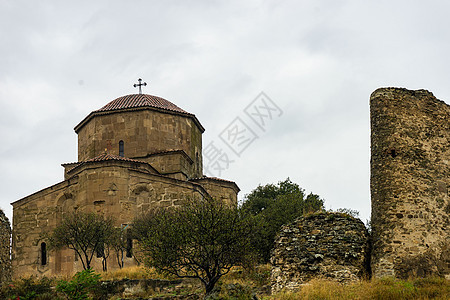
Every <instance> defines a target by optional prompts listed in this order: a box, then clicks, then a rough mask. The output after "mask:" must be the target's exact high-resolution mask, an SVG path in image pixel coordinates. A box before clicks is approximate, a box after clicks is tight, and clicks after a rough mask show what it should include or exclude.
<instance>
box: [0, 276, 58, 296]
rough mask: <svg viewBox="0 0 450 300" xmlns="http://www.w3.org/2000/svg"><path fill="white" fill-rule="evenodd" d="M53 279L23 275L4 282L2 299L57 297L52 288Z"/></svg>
mask: <svg viewBox="0 0 450 300" xmlns="http://www.w3.org/2000/svg"><path fill="white" fill-rule="evenodd" d="M52 285H53V280H51V279H49V278H47V277H45V276H44V277H41V278H37V277H36V276H30V277H23V278H20V279H18V280H16V281H14V282H13V283H9V284H4V285H3V286H2V288H1V290H0V297H1V299H18V298H19V299H21V300H35V299H36V300H45V299H57V296H56V294H55V292H54V291H53V290H52V288H51V287H52Z"/></svg>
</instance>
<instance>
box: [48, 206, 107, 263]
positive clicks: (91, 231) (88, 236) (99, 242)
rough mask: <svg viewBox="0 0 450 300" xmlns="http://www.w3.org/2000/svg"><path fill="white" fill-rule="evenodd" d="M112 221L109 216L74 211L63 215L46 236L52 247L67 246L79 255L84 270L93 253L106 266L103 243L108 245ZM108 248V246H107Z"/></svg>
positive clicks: (60, 247)
mask: <svg viewBox="0 0 450 300" xmlns="http://www.w3.org/2000/svg"><path fill="white" fill-rule="evenodd" d="M113 224H114V222H113V219H112V218H111V217H106V218H105V217H104V216H103V215H97V214H95V213H83V212H74V213H71V214H68V215H66V216H65V217H64V219H63V221H62V223H61V224H60V225H58V226H57V227H56V228H55V229H53V231H52V232H51V234H50V235H49V236H48V240H49V244H50V247H51V248H52V249H62V248H64V247H67V248H69V249H72V250H74V251H75V252H76V254H77V255H78V256H79V257H80V259H81V263H82V265H83V268H84V269H85V270H87V269H90V268H91V262H92V259H93V257H94V254H95V253H100V255H99V256H100V257H103V260H104V266H103V268H104V269H105V268H106V262H105V260H106V258H105V245H109V243H110V242H111V239H112V234H113V232H114V230H113V229H114V226H113ZM108 249H109V248H108Z"/></svg>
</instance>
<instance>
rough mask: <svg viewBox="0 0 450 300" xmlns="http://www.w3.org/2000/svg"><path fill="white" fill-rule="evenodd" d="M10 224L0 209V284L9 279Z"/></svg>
mask: <svg viewBox="0 0 450 300" xmlns="http://www.w3.org/2000/svg"><path fill="white" fill-rule="evenodd" d="M10 241H11V224H10V223H9V220H8V218H7V217H6V216H5V213H4V212H3V210H1V209H0V284H1V283H2V282H7V281H9V280H11V258H10V244H11V243H10Z"/></svg>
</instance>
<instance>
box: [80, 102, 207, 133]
mask: <svg viewBox="0 0 450 300" xmlns="http://www.w3.org/2000/svg"><path fill="white" fill-rule="evenodd" d="M141 109H156V110H160V111H161V110H162V111H163V112H164V111H166V112H167V113H172V114H179V115H185V116H187V117H189V118H191V119H193V120H194V122H195V124H196V125H197V126H198V128H199V129H200V130H201V132H204V131H205V128H203V126H202V124H200V122H199V121H198V120H197V118H196V117H195V115H194V114H191V113H188V112H187V111H185V110H184V109H182V108H179V107H178V106H176V105H175V104H173V103H172V102H170V101H168V100H166V99H163V98H161V97H156V96H152V95H146V94H132V95H126V96H122V97H119V98H117V99H115V100H113V101H111V102H109V103H108V104H106V105H105V106H103V107H102V108H100V109H97V110H94V111H93V112H91V113H90V114H89V115H88V116H87V117H86V118H84V119H83V121H81V122H80V123H79V124H78V125H77V126H75V128H74V129H75V132H77V133H78V131H79V130H80V129H81V128H82V127H83V126H84V125H85V124H86V123H87V122H89V120H91V119H92V118H93V117H94V116H97V115H104V114H110V113H116V112H120V111H122V110H125V111H126V110H141Z"/></svg>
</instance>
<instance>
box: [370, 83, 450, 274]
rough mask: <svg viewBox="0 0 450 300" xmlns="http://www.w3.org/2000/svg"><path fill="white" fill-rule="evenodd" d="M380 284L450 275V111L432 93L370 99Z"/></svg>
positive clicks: (387, 92)
mask: <svg viewBox="0 0 450 300" xmlns="http://www.w3.org/2000/svg"><path fill="white" fill-rule="evenodd" d="M370 114H371V198H372V229H373V253H372V272H373V275H374V276H375V277H383V276H396V277H407V276H411V275H413V276H414V275H415V276H424V275H431V274H433V275H441V276H446V277H449V276H450V275H449V274H450V245H449V241H450V228H449V213H450V199H449V190H450V106H449V105H447V104H445V103H444V102H442V101H440V100H438V99H436V98H435V97H434V96H433V94H432V93H430V92H428V91H426V90H417V91H411V90H406V89H400V88H382V89H378V90H376V91H374V92H373V93H372V95H371V97H370Z"/></svg>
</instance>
